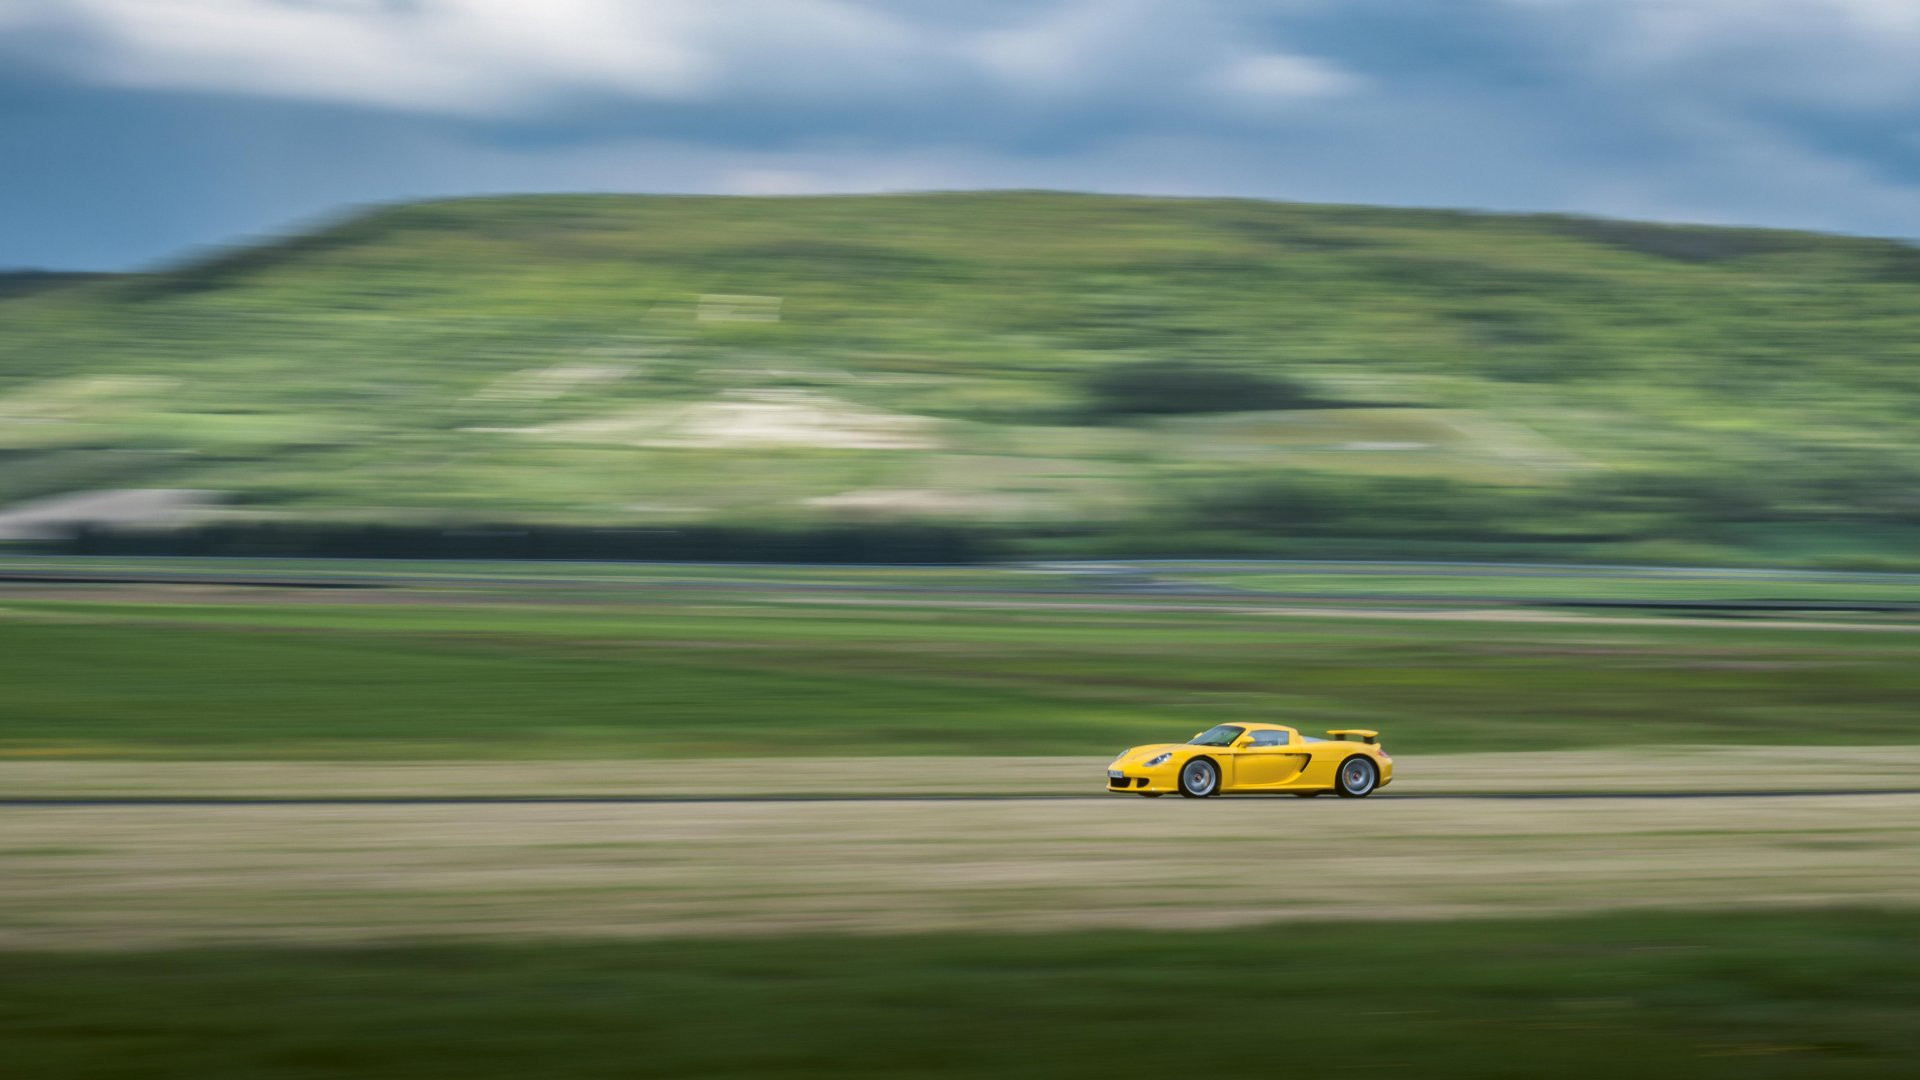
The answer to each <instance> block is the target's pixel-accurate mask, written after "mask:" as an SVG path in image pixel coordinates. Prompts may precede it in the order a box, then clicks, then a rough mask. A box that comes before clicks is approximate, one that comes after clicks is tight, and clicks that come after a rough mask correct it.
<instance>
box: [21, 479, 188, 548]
mask: <svg viewBox="0 0 1920 1080" xmlns="http://www.w3.org/2000/svg"><path fill="white" fill-rule="evenodd" d="M219 500H220V493H219V492H215V491H196V490H193V489H189V488H122V489H118V490H112V491H80V492H71V493H69V494H66V495H51V496H48V497H47V498H44V499H31V500H28V501H27V502H22V503H15V504H13V505H12V506H9V507H6V508H4V509H0V540H55V539H59V538H60V537H63V536H66V535H68V534H70V533H72V532H73V531H74V530H75V529H77V528H80V527H81V526H94V527H106V528H124V527H126V526H130V525H131V526H143V527H154V526H170V525H184V524H186V523H187V522H189V521H192V520H193V519H195V518H197V517H200V516H201V515H203V514H204V513H205V512H206V511H207V510H209V509H211V508H212V507H214V506H215V505H216V504H218V502H219Z"/></svg>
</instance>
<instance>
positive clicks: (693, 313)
mask: <svg viewBox="0 0 1920 1080" xmlns="http://www.w3.org/2000/svg"><path fill="white" fill-rule="evenodd" d="M1916 264H1920V255H1916V254H1915V253H1914V251H1913V249H1911V248H1909V247H1906V246H1903V245H1899V244H1894V243H1890V242H1884V241H1873V240H1863V239H1853V238H1841V237H1828V236H1818V235H1812V234H1801V233H1784V232H1782V233H1753V232H1750V231H1740V230H1710V229H1709V230H1702V229H1673V228H1665V227H1660V226H1648V225H1634V224H1630V223H1618V222H1591V221H1580V220H1574V219H1567V218H1558V217H1502V216H1491V215H1474V214H1459V213H1438V212H1431V211H1407V210H1387V209H1367V208H1357V207H1328V206H1305V205H1293V204H1282V203H1261V202H1252V201H1238V200H1168V199H1145V198H1119V197H1103V196H1076V195H1061V194H1042V193H995V194H950V195H921V196H889V197H839V198H815V199H805V198H784V199H728V198H657V197H637V196H636V197H626V196H533V197H515V198H499V199H468V200H457V201H450V202H438V203H427V204H420V205H412V206H398V207H391V208H386V209H380V210H376V211H372V212H369V213H367V214H365V215H363V216H359V217H356V218H354V219H352V220H349V221H345V222H343V223H341V224H340V225H338V226H336V227H334V228H331V229H325V230H321V231H318V232H315V233H312V234H309V235H306V236H302V237H295V238H290V239H288V240H285V241H281V242H277V243H271V244H267V245H264V246H260V247H254V248H249V249H245V250H240V251H236V252H231V253H228V254H226V255H224V256H220V257H216V258H213V259H211V260H208V261H204V262H200V263H197V264H193V265H186V266H181V267H177V268H174V269H172V270H168V271H165V272H161V273H156V274H148V275H131V276H121V277H114V278H105V279H101V280H98V281H91V282H79V283H76V284H71V285H65V286H63V287H60V288H57V289H44V290H39V291H31V290H29V291H25V292H23V293H22V294H20V295H15V296H13V297H12V298H0V304H3V305H4V308H5V311H4V318H3V320H0V322H3V324H4V326H5V330H4V331H3V332H0V413H4V414H5V415H9V416H15V417H19V418H21V419H22V420H23V421H24V422H19V423H13V424H9V425H6V426H5V427H4V428H0V501H11V500H13V499H23V498H28V497H32V496H36V495H44V494H49V493H54V492H59V491H67V490H75V489H84V488H99V487H117V486H168V487H193V488H207V489H214V490H221V491H228V492H231V493H233V494H234V496H235V497H236V498H238V499H240V500H242V501H243V502H244V503H245V504H246V506H247V508H248V510H249V512H250V513H254V514H269V515H279V516H282V517H288V518H295V519H303V520H316V519H318V520H392V519H395V518H400V519H404V520H410V521H411V520H422V519H425V520H443V519H458V520H474V519H485V520H501V519H508V520H537V521H545V522H558V523H582V524H586V523H641V524H651V523H672V522H678V521H689V520H706V521H733V522H749V523H756V524H779V523H790V522H794V521H812V520H818V519H821V518H837V517H843V516H849V515H854V514H858V513H871V512H874V511H848V510H844V509H839V510H836V509H833V508H832V504H830V503H829V504H826V505H824V506H823V505H822V504H819V503H817V502H812V501H810V500H817V499H821V498H827V497H831V496H834V495H837V494H841V493H845V492H849V491H865V492H872V491H876V490H877V491H881V492H898V491H908V492H915V491H926V490H933V491H939V492H943V493H947V494H948V495H949V496H952V497H953V501H952V502H950V503H949V504H947V507H948V508H947V509H945V510H940V509H937V508H936V509H932V510H927V509H922V510H912V509H905V510H898V511H881V512H884V513H897V514H912V513H929V514H934V515H936V516H938V515H942V514H945V515H951V516H954V517H958V518H960V519H963V520H966V521H971V522H981V521H988V522H996V523H1003V524H1010V525H1013V526H1017V527H1018V529H1020V530H1027V531H1028V532H1029V533H1030V534H1031V539H1030V542H1031V543H1032V544H1033V545H1034V547H1035V549H1040V548H1044V547H1045V546H1046V539H1047V538H1048V537H1051V538H1052V543H1053V546H1054V547H1056V548H1060V549H1064V550H1078V551H1092V550H1104V551H1114V550H1120V549H1122V548H1133V549H1135V550H1143V551H1145V550H1152V551H1188V552H1192V551H1225V552H1243V551H1244V552H1289V551H1297V550H1302V549H1301V547H1300V546H1299V545H1301V544H1303V543H1305V544H1308V545H1309V549H1310V550H1312V551H1315V552H1319V553H1326V552H1328V551H1330V550H1333V551H1337V550H1338V549H1339V548H1340V546H1341V544H1342V543H1348V542H1354V541H1365V542H1371V543H1375V544H1377V545H1381V546H1382V549H1383V550H1388V551H1403V552H1404V551H1412V550H1418V549H1419V545H1421V544H1430V543H1439V542H1449V543H1454V544H1456V545H1459V544H1467V545H1471V544H1483V545H1484V544H1490V543H1494V542H1496V541H1498V542H1505V543H1510V544H1519V545H1523V546H1525V545H1532V546H1534V547H1546V548H1557V549H1560V550H1562V551H1571V552H1575V553H1577V554H1578V556H1579V557H1586V556H1588V555H1591V554H1595V553H1600V554H1610V555H1611V556H1613V557H1626V558H1632V559H1636V560H1639V559H1645V560H1648V561H1673V560H1674V559H1675V558H1678V559H1679V560H1680V561H1697V560H1698V559H1699V558H1700V557H1701V556H1706V557H1708V558H1711V559H1714V560H1731V559H1738V560H1747V561H1762V562H1769V561H1771V562H1783V563H1784V562H1801V563H1840V562H1846V561H1848V560H1867V561H1877V562H1878V564H1879V565H1886V566H1913V565H1916V564H1915V563H1914V562H1913V556H1912V547H1913V543H1912V542H1913V537H1914V532H1915V525H1916V518H1915V514H1914V511H1913V509H1912V503H1911V499H1910V497H1909V496H1908V495H1906V494H1902V493H1910V492H1911V491H1912V490H1913V489H1914V488H1915V485H1916V484H1920V450H1916V448H1915V445H1914V443H1913V440H1911V439H1910V438H1907V437H1906V432H1907V428H1908V426H1909V419H1910V417H1911V416H1912V414H1913V407H1914V402H1915V400H1916V397H1920V363H1916V361H1917V360H1920V345H1916V342H1920V292H1916V291H1915V289H1914V283H1915V280H1916V275H1917V274H1920V270H1916ZM709 294H747V295H759V296H771V297H779V298H780V299H781V305H780V308H779V311H780V320H779V321H778V322H740V321H717V320H715V319H713V318H702V317H701V311H702V303H701V297H702V296H705V295H709ZM708 314H709V315H712V314H713V312H712V311H709V312H708ZM1168 361H1170V362H1174V363H1177V364H1185V365H1189V366H1190V369H1192V370H1210V369H1224V370H1229V371H1236V372H1243V373H1251V374H1254V375H1257V376H1260V377H1263V378H1267V379H1277V380H1284V381H1285V382H1286V383H1288V384H1289V385H1297V386H1299V387H1300V388H1301V389H1302V390H1303V392H1305V393H1306V394H1308V395H1309V396H1310V397H1311V398H1312V399H1313V400H1315V401H1316V402H1321V403H1327V402H1331V403H1346V404H1348V405H1350V406H1353V407H1351V408H1345V409H1313V410H1305V411H1295V412H1285V411H1282V412H1265V413H1229V414H1224V415H1219V416H1207V417H1168V418H1160V419H1155V418H1137V419H1130V420H1121V419H1109V420H1108V421H1106V422H1091V421H1090V417H1089V415H1088V405H1089V401H1088V393H1087V387H1088V385H1089V379H1090V377H1092V376H1093V375H1094V374H1095V373H1096V372H1100V371H1103V370H1112V369H1115V368H1117V367H1119V366H1120V365H1132V364H1139V363H1154V362H1168ZM551 369H563V370H564V371H571V372H575V373H576V375H577V374H578V373H579V372H581V371H587V372H588V373H589V374H587V375H586V376H584V377H580V378H576V376H575V375H563V376H560V377H558V378H557V381H556V380H553V379H550V380H549V381H548V382H545V383H542V382H539V381H538V380H537V379H535V380H534V381H532V382H529V381H528V378H529V377H528V376H526V375H525V374H524V373H526V372H533V371H546V370H551ZM570 379H571V380H573V381H568V380H570ZM528 387H531V388H532V391H531V393H530V394H528V393H522V395H521V396H519V397H515V396H514V394H515V393H520V392H522V391H526V390H527V388H528ZM770 391H772V392H780V393H794V392H799V393H803V394H807V395H812V397H811V398H809V399H808V400H811V401H815V402H822V401H824V402H827V403H828V404H830V405H831V407H832V408H833V409H863V410H869V411H877V412H883V413H895V414H906V415H909V416H912V417H919V418H923V420H924V421H925V422H926V423H927V424H929V425H931V426H928V427H925V428H922V429H917V430H922V431H923V432H925V433H926V439H925V445H921V446H918V447H915V448H903V449H893V450H874V449H859V448H850V447H805V446H785V447H782V446H731V447H730V446H689V445H663V444H659V440H658V439H655V438H654V437H653V436H652V435H649V434H648V433H649V431H652V429H651V428H649V427H648V425H649V424H653V423H656V422H658V423H669V424H670V422H671V420H672V417H673V416H675V415H678V414H677V413H676V410H683V409H687V408H696V409H697V408H705V407H708V406H712V405H713V404H714V403H716V402H736V403H737V402H739V401H742V400H754V399H752V398H751V395H756V394H759V395H764V394H765V393H767V392H770ZM741 395H748V397H747V398H743V397H742V396H741ZM757 400H764V398H762V399H757ZM609 417H626V418H628V419H629V420H630V421H633V423H631V424H629V425H628V426H627V427H624V428H617V429H616V428H608V427H605V426H601V427H598V428H596V427H593V426H591V425H588V426H586V427H582V426H579V425H578V424H577V423H576V422H578V421H583V420H596V419H606V418H609ZM569 425H572V426H569ZM829 426H831V425H829ZM654 434H655V435H657V434H658V432H654ZM671 441H672V440H671V439H668V440H667V442H669V443H671ZM636 444H642V445H636ZM1303 476H1320V477H1325V478H1328V481H1329V484H1330V486H1328V487H1323V488H1322V489H1320V490H1319V491H1318V493H1317V494H1316V495H1315V496H1314V499H1313V500H1312V506H1313V509H1312V511H1311V512H1310V513H1303V512H1300V511H1301V508H1300V505H1299V500H1298V499H1296V498H1294V497H1293V496H1291V495H1289V496H1286V497H1283V498H1280V499H1279V500H1278V501H1279V503H1280V504H1282V505H1280V506H1279V507H1278V508H1277V509H1275V508H1274V507H1272V506H1271V505H1270V504H1271V503H1272V501H1273V500H1271V499H1269V500H1267V501H1266V502H1262V503H1261V504H1260V505H1261V506H1263V507H1266V509H1264V510H1260V511H1259V512H1249V513H1248V514H1245V515H1240V516H1237V517H1233V519H1232V520H1220V517H1221V513H1220V510H1219V506H1218V504H1217V503H1216V502H1209V501H1207V500H1204V499H1202V500H1200V501H1198V502H1196V501H1195V497H1196V496H1195V493H1196V492H1213V493H1215V494H1217V495H1220V496H1221V497H1222V498H1224V500H1225V504H1226V505H1227V506H1232V505H1234V504H1236V503H1239V502H1242V501H1245V500H1244V499H1243V493H1242V488H1243V487H1245V486H1247V485H1253V486H1255V487H1256V488H1258V489H1259V490H1269V489H1268V488H1260V487H1259V485H1260V484H1262V483H1267V482H1273V481H1282V482H1285V483H1287V484H1291V483H1293V482H1295V481H1297V480H1299V479H1300V478H1301V477H1303ZM1392 481H1405V482H1408V483H1411V484H1413V485H1415V486H1414V487H1413V488H1411V489H1409V488H1405V487H1394V486H1392V485H1391V484H1390V483H1389V484H1387V486H1382V484H1383V483H1384V482H1392ZM1448 483H1454V484H1458V485H1460V488H1457V489H1456V488H1453V487H1448V486H1445V485H1446V484H1448ZM1215 489H1219V490H1218V491H1216V490H1215ZM1289 490H1293V489H1289ZM1409 491H1413V492H1416V493H1417V492H1420V491H1426V492H1430V493H1431V494H1430V495H1429V496H1428V497H1425V498H1410V497H1409ZM1330 492H1331V493H1334V494H1341V493H1344V497H1342V498H1338V499H1333V500H1332V501H1329V499H1328V498H1327V497H1326V496H1327V495H1328V494H1329V493H1330ZM1456 505H1458V506H1461V507H1464V508H1463V509H1461V510H1460V511H1459V512H1457V513H1449V512H1448V510H1447V508H1448V507H1453V506H1456ZM1436 516H1438V518H1439V520H1435V518H1436ZM1062 524H1065V525H1068V526H1075V527H1078V528H1080V529H1084V530H1090V531H1091V533H1092V534H1094V535H1082V534H1070V535H1069V536H1067V537H1066V538H1062V537H1061V536H1060V535H1059V534H1058V533H1057V531H1054V530H1055V529H1057V527H1058V526H1060V525H1062ZM1043 526H1051V527H1054V528H1053V529H1043V528H1042V527H1043Z"/></svg>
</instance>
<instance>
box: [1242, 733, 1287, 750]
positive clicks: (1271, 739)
mask: <svg viewBox="0 0 1920 1080" xmlns="http://www.w3.org/2000/svg"><path fill="white" fill-rule="evenodd" d="M1248 745H1250V746H1285V745H1287V733H1286V732H1284V731H1256V732H1254V733H1253V742H1251V743H1249V744H1248Z"/></svg>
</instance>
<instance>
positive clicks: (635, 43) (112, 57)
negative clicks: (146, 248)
mask: <svg viewBox="0 0 1920 1080" xmlns="http://www.w3.org/2000/svg"><path fill="white" fill-rule="evenodd" d="M14 4H15V8H14V11H13V16H14V19H15V22H16V24H25V25H27V26H28V27H30V28H31V27H36V26H37V27H39V28H41V29H43V30H47V31H52V32H53V35H52V36H53V39H54V40H55V41H57V42H59V43H61V48H60V49H59V51H60V52H61V53H62V54H63V55H60V56H56V57H54V58H53V60H54V62H55V63H56V64H58V63H61V62H64V66H65V67H67V68H68V69H70V70H72V71H74V72H76V73H78V74H81V75H83V76H84V77H87V78H89V79H91V80H93V81H97V82H100V83H106V84H110V85H122V86H131V87H145V88H161V89H191V90H213V91H226V92H234V93H244V94H255V95H266V96H280V97H290V98H300V99H309V100H318V101H330V102H344V103H349V104H357V105H371V106H384V107H393V108H402V109H412V110H420V111H427V112H452V113H475V114H489V113H500V112H511V111H515V110H517V109H520V108H523V107H525V106H528V105H537V104H538V103H539V102H540V101H542V100H543V99H546V98H549V97H552V96H554V95H561V94H566V93H568V92H572V91H596V92H603V93H615V94H622V95H629V96H632V97H636V98H643V99H656V100H682V99H687V98H693V97H698V96H700V95H702V94H705V93H708V92H710V91H711V90H712V89H713V88H714V87H715V86H716V84H717V83H718V82H719V80H720V79H721V78H723V77H724V76H725V75H726V74H727V71H726V67H727V61H728V59H729V56H728V54H729V53H730V52H744V53H752V52H753V51H755V49H756V47H758V46H762V45H764V44H765V43H766V42H767V41H768V39H770V38H778V39H781V42H780V43H781V47H782V48H783V49H787V50H791V51H793V52H796V53H807V52H813V53H815V54H816V55H818V56H820V57H821V58H822V59H823V60H827V61H831V59H832V56H833V53H834V52H835V51H858V50H873V49H875V48H885V47H887V46H888V45H889V44H891V43H894V42H896V41H897V39H898V37H899V35H898V33H897V32H895V31H894V30H893V28H892V27H891V26H890V21H889V20H887V19H885V18H883V17H881V16H878V15H875V14H872V13H870V12H868V11H866V10H863V9H861V8H860V7H858V6H856V5H853V4H849V3H844V2H840V0H733V2H731V3H727V4H718V3H702V2H700V0H647V2H644V3H629V2H623V0H416V2H414V3H409V4H395V3H390V2H384V0H14Z"/></svg>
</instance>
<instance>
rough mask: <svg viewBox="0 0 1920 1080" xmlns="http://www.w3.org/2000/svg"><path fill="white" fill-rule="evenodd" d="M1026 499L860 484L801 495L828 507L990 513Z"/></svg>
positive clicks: (1019, 504) (1016, 507) (1019, 506)
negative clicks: (826, 493) (811, 496)
mask: <svg viewBox="0 0 1920 1080" xmlns="http://www.w3.org/2000/svg"><path fill="white" fill-rule="evenodd" d="M1025 504H1026V500H1024V499H1021V498H1019V497H1018V496H1013V495H990V494H987V493H985V492H978V491H937V490H934V489H930V488H859V489H855V490H853V491H841V492H836V493H834V494H832V495H819V496H815V497H814V498H811V499H802V500H801V505H803V506H813V507H818V508H821V509H827V510H851V511H858V512H865V513H889V514H917V515H919V514H924V515H942V514H961V515H974V514H993V513H1004V512H1006V511H1011V510H1020V509H1022V508H1023V507H1024V506H1025Z"/></svg>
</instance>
